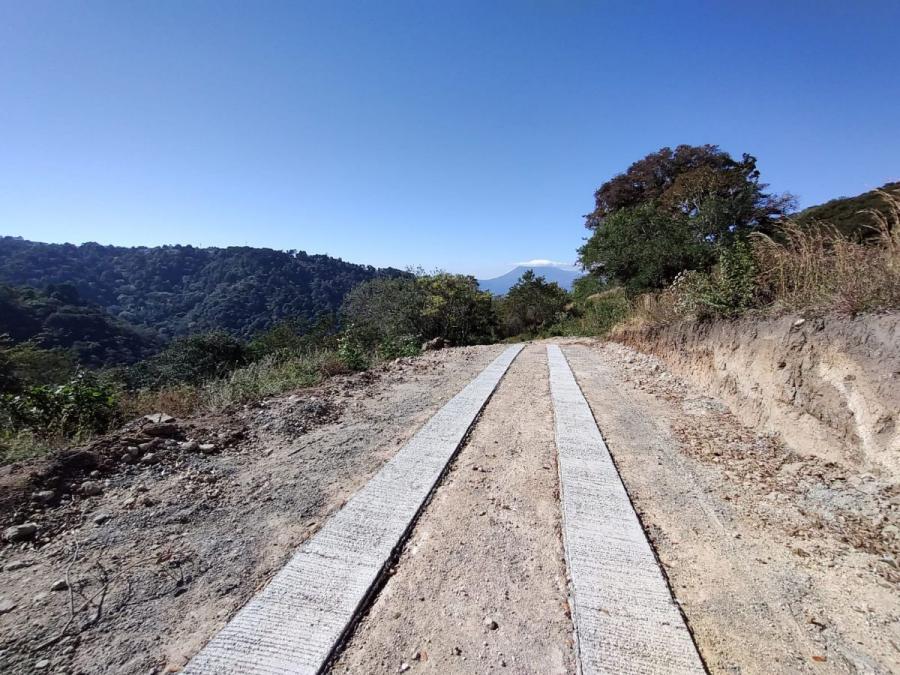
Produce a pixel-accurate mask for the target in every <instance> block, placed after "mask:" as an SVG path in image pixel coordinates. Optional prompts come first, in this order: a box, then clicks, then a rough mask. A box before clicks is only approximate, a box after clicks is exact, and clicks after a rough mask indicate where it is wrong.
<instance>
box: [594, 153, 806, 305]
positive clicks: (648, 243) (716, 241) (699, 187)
mask: <svg viewBox="0 0 900 675" xmlns="http://www.w3.org/2000/svg"><path fill="white" fill-rule="evenodd" d="M767 187H768V186H767V185H766V184H765V183H762V182H760V174H759V170H758V169H757V167H756V159H755V158H754V157H752V156H751V155H748V154H744V155H743V156H742V157H741V159H740V160H735V159H733V158H732V157H731V155H729V154H728V153H727V152H724V151H723V150H720V149H719V148H718V146H715V145H701V146H689V145H680V146H678V147H677V148H676V149H675V150H672V149H670V148H663V149H661V150H659V151H658V152H655V153H651V154H649V155H647V156H646V157H644V158H643V159H641V160H640V161H638V162H635V163H634V164H632V165H631V166H630V167H629V168H628V170H627V171H626V172H625V173H623V174H620V175H618V176H616V177H614V178H612V179H611V180H609V181H607V182H606V183H604V184H603V185H601V186H600V188H599V189H598V190H597V192H596V193H595V194H594V199H595V208H594V211H593V212H591V213H590V214H588V215H587V216H586V223H585V224H586V226H587V227H588V228H589V229H590V230H592V235H591V237H590V238H589V239H588V241H587V242H586V243H585V245H584V246H582V248H581V249H580V250H579V254H580V260H581V264H582V265H583V266H584V267H585V268H586V269H589V270H591V271H594V272H595V273H598V274H600V275H602V276H605V277H606V278H608V279H610V280H612V281H616V282H619V283H622V284H624V285H626V286H629V287H632V288H635V289H647V288H658V287H661V286H664V285H666V284H668V283H670V282H671V281H672V280H673V279H674V278H675V276H676V275H677V274H678V273H679V272H681V271H682V270H685V269H707V268H708V267H709V266H711V265H712V264H713V263H714V261H715V259H716V248H717V247H718V246H720V245H723V244H730V243H731V242H733V241H734V240H736V239H739V238H741V237H742V236H744V235H745V234H747V233H749V232H752V231H768V230H770V229H771V227H772V225H773V223H774V222H776V221H777V220H778V219H780V218H782V217H783V216H784V215H785V214H786V213H787V212H788V211H789V210H790V209H791V208H792V207H793V204H794V200H793V198H792V197H791V196H790V195H773V194H771V193H769V192H767Z"/></svg>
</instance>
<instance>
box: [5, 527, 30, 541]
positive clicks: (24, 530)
mask: <svg viewBox="0 0 900 675" xmlns="http://www.w3.org/2000/svg"><path fill="white" fill-rule="evenodd" d="M37 530H38V526H37V525H36V524H35V523H22V524H21V525H13V526H12V527H7V528H6V529H5V530H4V531H3V538H4V539H5V540H6V541H28V540H29V539H31V538H32V537H34V535H35V533H36V532H37Z"/></svg>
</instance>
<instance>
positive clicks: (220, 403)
mask: <svg viewBox="0 0 900 675" xmlns="http://www.w3.org/2000/svg"><path fill="white" fill-rule="evenodd" d="M330 357H331V353H330V352H327V351H324V350H312V351H310V352H308V353H306V354H304V355H292V356H279V355H277V354H269V355H268V356H265V357H263V358H262V359H260V360H258V361H254V362H253V363H251V364H249V365H246V366H244V367H243V368H238V369H237V370H235V371H233V372H232V373H230V374H229V375H228V376H227V377H222V378H219V379H217V380H212V381H210V382H207V383H206V385H204V387H203V388H202V390H201V393H200V396H201V400H202V403H203V405H204V407H206V408H209V409H212V410H222V409H224V408H226V407H228V406H230V405H232V404H236V403H245V402H247V401H256V400H259V399H262V398H265V397H267V396H276V395H278V394H282V393H284V392H286V391H291V390H292V389H298V388H300V387H309V386H311V385H314V384H317V383H318V382H320V381H321V380H322V377H323V374H324V368H323V366H324V365H325V364H326V363H327V362H328V361H329V360H330Z"/></svg>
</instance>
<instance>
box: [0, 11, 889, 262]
mask: <svg viewBox="0 0 900 675" xmlns="http://www.w3.org/2000/svg"><path fill="white" fill-rule="evenodd" d="M898 31H900V2H898V1H897V0H889V1H885V2H876V1H866V0H860V1H859V2H845V1H841V2H837V1H829V0H810V1H808V2H799V1H798V2H790V1H786V0H781V1H777V2H776V1H772V2H769V1H758V2H730V1H726V2H722V1H719V0H715V1H713V0H709V1H708V2H656V3H649V2H646V3H645V2H637V1H635V0H626V1H622V2H576V1H574V0H573V1H571V2H563V1H560V2H554V1H552V0H547V1H546V2H529V1H517V2H499V1H494V0H492V1H490V2H485V1H481V0H479V1H477V2H457V1H455V0H454V1H450V2H437V1H434V2H432V1H430V0H425V1H422V0H416V1H410V2H394V1H392V0H385V1H384V2H382V1H380V0H379V1H374V0H372V1H367V2H342V1H338V0H329V1H323V2H315V3H313V2H300V1H297V2H284V3H280V2H269V1H265V2H249V1H248V2H240V3H231V2H223V1H221V0H217V1H215V2H190V1H184V0H178V1H169V0H163V1H157V0H154V1H146V2H132V1H129V2H120V1H119V0H116V1H114V2H108V3H100V2H76V1H74V0H73V1H64V2H56V1H55V2H49V3H47V2H41V1H38V0H15V1H13V2H10V1H9V0H0V232H2V233H4V234H12V235H20V236H24V237H26V238H29V239H36V240H40V241H54V242H61V241H70V242H75V243H79V242H83V241H98V242H101V243H115V244H124V245H138V244H148V245H154V244H163V243H176V242H177V243H192V244H198V245H217V246H224V245H230V244H241V245H243V244H246V245H253V246H270V247H274V248H282V249H288V248H299V249H304V250H306V251H309V252H320V253H329V254H332V255H336V256H340V257H342V258H344V259H345V260H351V261H354V262H365V263H371V264H374V265H394V266H401V267H402V266H406V265H410V264H419V265H423V266H425V267H428V268H432V267H436V266H440V267H443V268H445V269H449V270H452V271H460V272H467V273H474V274H476V275H480V276H488V275H493V274H496V273H500V272H503V271H506V269H508V268H509V267H510V266H511V265H512V264H513V263H515V262H518V261H521V260H528V259H532V258H548V259H553V260H560V261H572V260H574V258H575V249H576V248H577V246H578V245H579V244H580V242H581V239H582V238H583V236H584V234H585V230H584V228H583V224H582V218H581V216H582V215H583V214H584V213H587V212H588V211H589V210H591V208H592V203H593V199H592V195H593V191H594V190H595V189H596V188H597V187H598V186H599V185H600V183H602V182H603V181H604V180H606V179H608V178H609V177H611V176H612V175H614V174H615V173H617V172H620V171H622V170H624V169H625V168H626V167H627V166H628V165H629V164H630V163H631V162H632V161H634V160H636V159H638V158H640V157H642V156H643V155H645V154H646V153H648V152H650V151H653V150H656V149H658V148H660V147H662V146H664V145H673V146H674V145H677V144H679V143H694V144H699V143H718V144H719V145H721V146H722V147H723V148H725V149H726V150H728V151H730V152H732V153H734V154H740V153H741V152H745V151H746V152H750V153H752V154H754V155H756V156H757V157H758V158H759V163H760V168H761V169H762V172H763V177H764V179H765V180H767V181H768V182H769V183H771V184H772V187H773V188H774V189H775V190H777V191H784V190H787V191H791V192H793V193H795V194H796V195H798V197H799V198H800V201H801V204H803V205H809V204H812V203H818V202H821V201H824V200H826V199H829V198H832V197H836V196H839V195H843V194H856V193H858V192H861V191H864V190H866V189H869V188H872V187H876V186H878V185H881V184H882V183H884V182H885V181H887V180H892V179H893V180H896V179H900V49H898V39H900V38H898Z"/></svg>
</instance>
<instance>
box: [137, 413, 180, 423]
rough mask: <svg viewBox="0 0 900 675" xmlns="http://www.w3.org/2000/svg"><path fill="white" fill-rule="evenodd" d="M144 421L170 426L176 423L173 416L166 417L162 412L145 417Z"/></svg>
mask: <svg viewBox="0 0 900 675" xmlns="http://www.w3.org/2000/svg"><path fill="white" fill-rule="evenodd" d="M144 419H145V420H147V421H148V422H150V423H152V424H170V423H171V422H174V421H175V418H174V417H172V416H171V415H166V414H165V413H161V412H158V413H152V414H150V415H144Z"/></svg>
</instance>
